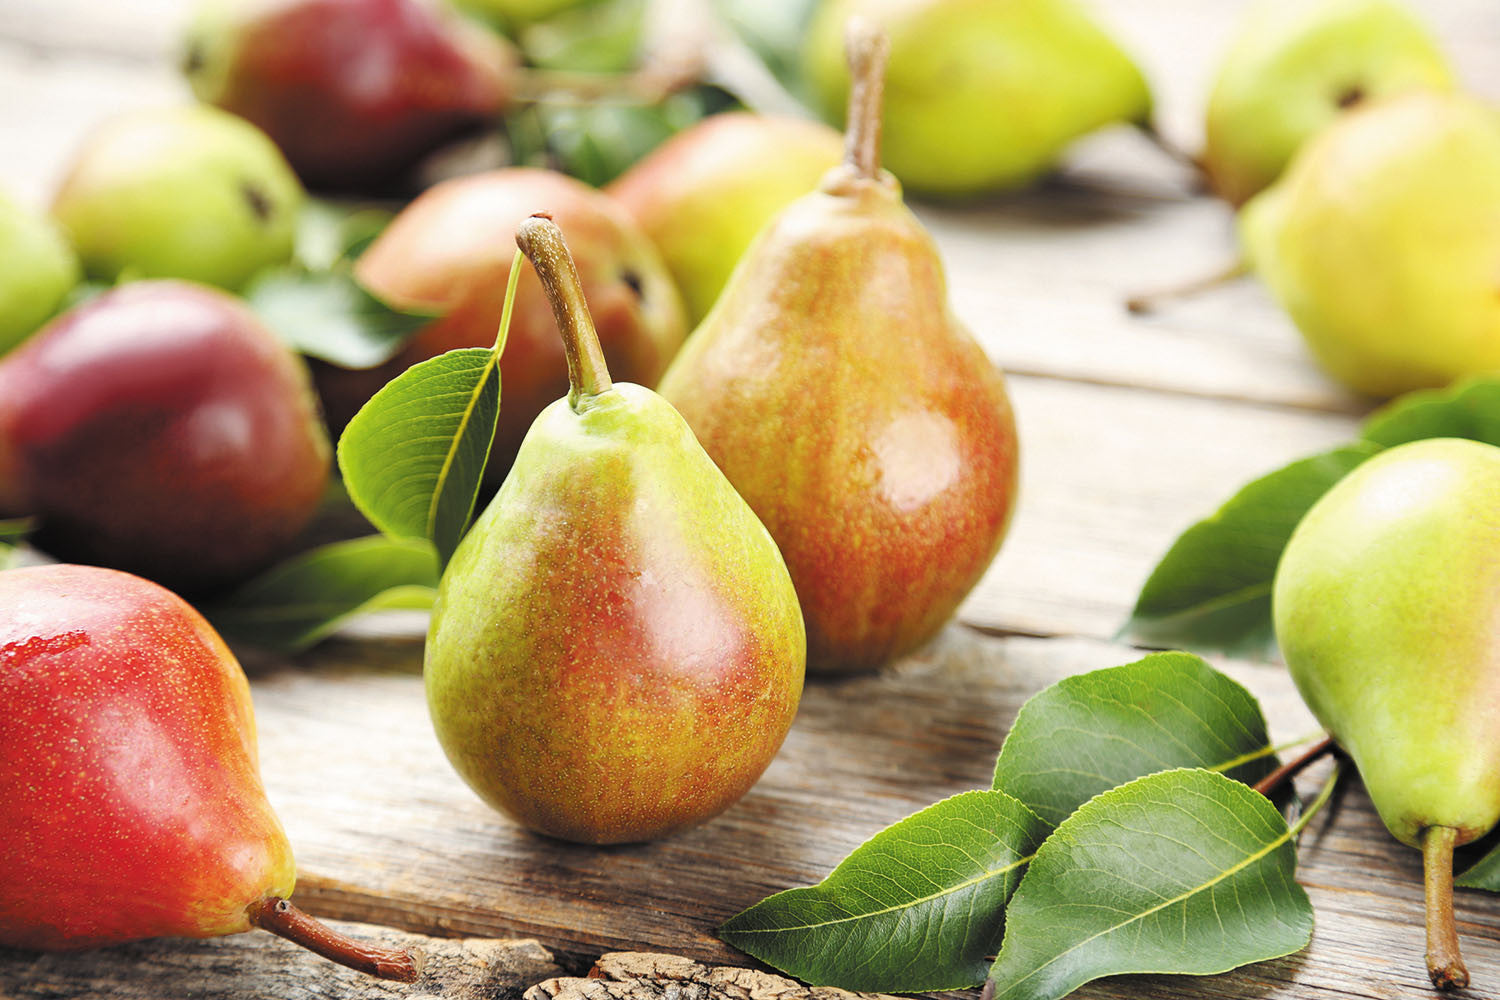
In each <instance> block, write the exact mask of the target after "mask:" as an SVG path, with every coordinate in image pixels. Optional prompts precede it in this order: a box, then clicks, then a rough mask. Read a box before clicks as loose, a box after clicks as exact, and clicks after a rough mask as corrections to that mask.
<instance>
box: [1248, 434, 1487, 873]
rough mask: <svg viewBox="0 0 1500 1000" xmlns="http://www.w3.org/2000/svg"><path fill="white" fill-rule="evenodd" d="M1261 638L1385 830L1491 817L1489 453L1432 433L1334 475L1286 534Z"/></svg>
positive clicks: (1411, 837) (1468, 832) (1462, 835)
mask: <svg viewBox="0 0 1500 1000" xmlns="http://www.w3.org/2000/svg"><path fill="white" fill-rule="evenodd" d="M1273 609H1274V616H1275V620H1276V636H1277V639H1278V641H1279V642H1280V644H1281V649H1282V653H1283V655H1284V656H1285V657H1286V662H1287V667H1288V668H1289V669H1290V671H1291V674H1292V679H1293V680H1295V681H1296V683H1297V688H1298V690H1300V691H1301V692H1302V697H1303V699H1304V700H1305V701H1306V702H1307V704H1308V707H1310V708H1311V709H1312V710H1313V714H1314V715H1316V716H1317V717H1318V719H1319V721H1321V722H1322V723H1323V725H1324V726H1326V727H1327V728H1328V731H1329V732H1330V734H1332V735H1333V737H1334V738H1335V739H1336V740H1337V741H1338V742H1339V745H1340V746H1342V747H1343V748H1344V749H1345V750H1347V751H1348V752H1349V754H1350V756H1351V757H1353V759H1354V762H1355V764H1356V765H1357V766H1358V768H1359V772H1360V775H1361V776H1362V777H1363V778H1364V782H1365V787H1366V788H1367V789H1368V790H1369V792H1370V797H1371V799H1373V800H1374V803H1375V808H1376V809H1377V810H1379V812H1380V817H1381V819H1382V820H1384V821H1385V825H1386V826H1387V827H1389V828H1390V831H1391V833H1392V834H1394V835H1395V837H1396V838H1397V839H1398V840H1400V841H1402V842H1403V843H1406V844H1410V845H1412V846H1413V847H1417V846H1419V844H1418V836H1419V835H1420V833H1421V832H1422V830H1424V829H1425V828H1427V827H1429V826H1446V827H1453V828H1455V829H1457V830H1458V831H1459V838H1458V842H1459V843H1465V842H1467V841H1470V840H1473V839H1475V838H1477V837H1479V836H1482V835H1483V834H1484V833H1485V832H1487V831H1488V830H1489V829H1490V828H1491V827H1492V826H1494V825H1495V822H1496V819H1497V818H1500V448H1496V447H1494V446H1493V445H1488V444H1483V443H1480V442H1477V441H1467V440H1455V439H1443V438H1434V439H1428V440H1424V441H1417V442H1414V443H1411V444H1405V445H1401V446H1399V447H1396V448H1392V449H1390V450H1389V451H1386V452H1383V453H1381V454H1380V455H1377V456H1376V457H1374V458H1372V459H1370V460H1369V461H1368V462H1366V463H1365V464H1364V465H1362V466H1360V467H1359V468H1357V469H1355V470H1354V471H1353V472H1351V473H1350V474H1349V475H1348V476H1347V477H1345V478H1344V479H1343V480H1341V481H1340V482H1339V483H1338V485H1336V486H1335V487H1334V488H1333V489H1332V490H1330V491H1329V492H1328V493H1327V494H1326V495H1325V496H1324V497H1323V499H1321V500H1320V501H1318V503H1317V504H1316V505H1315V506H1314V507H1313V509H1312V510H1311V511H1309V512H1308V514H1307V516H1306V517H1305V518H1303V520H1302V522H1301V523H1300V524H1299V525H1298V526H1297V530H1296V532H1295V533H1294V534H1293V535H1292V539H1291V541H1290V542H1289V543H1288V544H1287V548H1286V552H1285V553H1284V554H1283V556H1282V559H1281V564H1280V566H1279V567H1278V568H1277V572H1276V583H1275V590H1274V594H1273Z"/></svg>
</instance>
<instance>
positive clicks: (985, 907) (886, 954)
mask: <svg viewBox="0 0 1500 1000" xmlns="http://www.w3.org/2000/svg"><path fill="white" fill-rule="evenodd" d="M1046 834H1047V825H1046V824H1045V823H1043V822H1042V821H1041V820H1040V819H1039V818H1038V817H1037V816H1036V814H1034V813H1033V812H1032V811H1031V810H1029V809H1027V808H1026V807H1025V806H1024V805H1022V804H1021V803H1020V802H1018V801H1016V800H1015V799H1013V798H1011V797H1010V796H1009V795H1006V794H1005V793H1003V792H995V791H973V792H963V793H960V794H958V795H955V796H953V797H951V798H947V799H944V800H943V801H941V802H939V803H937V804H936V805H932V806H929V807H928V808H926V809H923V810H922V811H921V812H918V813H915V814H913V815H911V816H908V817H906V818H905V819H903V820H901V821H899V822H897V823H895V824H894V825H892V826H890V827H887V828H886V829H885V830H882V831H881V832H880V833H877V834H876V835H875V836H874V837H872V838H871V839H870V840H868V841H866V842H865V843H864V844H862V845H861V846H860V847H858V848H856V849H855V850H854V852H853V853H851V854H850V855H849V856H848V857H847V858H845V859H844V860H843V861H842V862H840V863H839V865H838V867H837V868H835V869H834V870H833V872H832V873H831V874H829V876H828V877H827V878H825V879H824V880H823V881H822V882H820V883H818V884H817V885H815V886H808V887H806V888H800V889H789V890H787V891H785V892H779V893H777V894H776V895H774V896H770V897H768V898H767V899H764V900H761V901H760V902H759V903H757V904H755V905H754V906H752V907H750V908H749V909H748V910H745V911H743V912H741V913H739V914H737V915H735V916H734V917H731V918H730V919H729V920H728V921H727V922H726V923H725V924H724V925H723V926H722V927H720V928H719V936H720V937H721V938H723V939H724V940H725V941H727V942H729V943H730V944H732V945H734V946H735V947H736V948H739V949H741V950H742V951H745V952H747V953H749V954H750V955H753V956H754V957H756V958H758V959H760V960H761V961H763V962H765V963H767V964H768V965H772V966H774V967H776V968H778V969H780V970H782V971H783V972H787V973H790V974H791V975H794V976H796V977H797V978H799V979H802V980H804V981H806V982H808V983H811V984H813V985H815V986H816V985H836V986H838V987H840V988H842V989H846V990H866V991H884V992H898V993H913V992H925V991H929V990H947V989H959V988H962V987H967V986H976V985H978V984H979V983H980V982H982V981H983V980H984V976H985V970H986V968H987V967H988V965H989V956H991V955H994V954H995V949H996V948H997V947H998V945H999V943H1000V936H1001V931H1002V928H1003V923H1002V919H1003V914H1004V911H1005V902H1006V900H1007V899H1009V898H1010V894H1011V892H1012V891H1013V890H1014V889H1015V887H1016V884H1017V883H1018V882H1019V881H1020V877H1021V871H1022V869H1023V868H1024V867H1025V865H1026V862H1027V861H1028V860H1029V859H1030V856H1031V854H1032V853H1033V852H1034V851H1035V850H1036V848H1037V845H1038V844H1040V843H1041V841H1042V838H1043V837H1045V836H1046Z"/></svg>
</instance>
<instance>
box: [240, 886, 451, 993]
mask: <svg viewBox="0 0 1500 1000" xmlns="http://www.w3.org/2000/svg"><path fill="white" fill-rule="evenodd" d="M247 912H248V913H249V916H250V922H251V923H252V924H254V925H255V926H256V927H260V928H262V929H264V930H268V931H270V932H271V933H272V934H275V935H277V936H279V937H284V938H286V939H287V940H288V941H291V942H292V943H293V944H299V945H301V946H302V947H304V948H306V949H307V950H308V951H312V952H316V953H317V954H319V955H322V956H323V957H324V958H326V959H329V960H330V961H334V962H337V963H339V964H340V965H346V966H348V967H349V968H351V969H354V970H356V971H358V972H363V973H366V974H368V975H371V976H375V977H376V978H378V979H393V980H395V981H396V982H398V983H412V982H416V979H417V974H418V973H419V972H421V971H422V955H421V953H420V952H419V953H415V954H414V953H412V952H410V951H406V950H404V949H398V948H382V947H380V946H379V945H373V944H365V943H363V942H360V941H356V940H354V939H353V938H350V937H345V936H344V935H342V934H340V933H339V932H338V931H336V930H334V929H333V928H332V927H329V926H328V925H327V924H324V923H321V922H320V921H318V920H315V919H313V918H312V917H310V916H308V915H307V914H306V913H303V912H302V911H301V910H299V909H297V908H296V907H295V906H293V905H292V904H291V903H290V902H288V901H287V900H285V899H282V898H281V897H279V896H268V897H266V898H265V899H262V900H258V901H256V902H255V903H252V904H251V905H250V909H249V910H248V911H247Z"/></svg>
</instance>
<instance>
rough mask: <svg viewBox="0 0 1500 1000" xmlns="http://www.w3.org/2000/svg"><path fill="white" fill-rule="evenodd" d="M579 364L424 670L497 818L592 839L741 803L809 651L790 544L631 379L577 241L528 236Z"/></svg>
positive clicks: (461, 573)
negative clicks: (587, 294) (783, 544)
mask: <svg viewBox="0 0 1500 1000" xmlns="http://www.w3.org/2000/svg"><path fill="white" fill-rule="evenodd" d="M516 242H517V243H518V244H519V245H520V247H521V248H522V249H523V250H524V251H525V252H526V255H527V256H528V257H530V258H531V261H532V263H533V265H534V266H535V267H536V270H537V272H538V274H539V275H540V276H541V279H542V283H543V284H544V285H545V286H546V288H547V293H548V295H549V296H550V297H551V299H552V303H553V307H554V309H555V310H556V317H557V325H558V327H559V328H560V329H561V331H562V337H563V342H564V344H565V345H566V347H567V361H568V378H569V382H570V385H571V389H570V391H569V393H568V395H567V396H566V397H565V398H563V399H560V400H558V401H557V402H555V403H553V404H552V405H551V406H549V407H548V408H547V409H546V410H544V411H543V412H542V413H541V415H540V416H538V417H537V419H536V422H535V423H534V424H533V425H532V428H531V432H530V433H529V434H527V436H526V440H525V441H524V442H523V443H522V445H521V450H520V453H519V454H518V455H517V456H516V461H515V465H514V466H513V467H512V469H511V471H510V475H509V476H508V477H507V478H506V480H505V483H504V485H502V486H501V488H500V492H499V493H498V494H497V495H496V497H495V499H494V500H493V501H492V502H491V503H490V505H489V507H488V508H486V510H485V512H484V514H483V515H482V516H481V517H480V518H479V520H478V521H477V522H476V523H475V525H474V527H473V528H472V529H471V530H470V531H469V533H468V534H467V535H466V536H465V537H464V539H463V541H462V542H461V543H460V544H459V546H458V550H457V551H456V552H455V554H454V556H453V560H452V562H450V563H449V565H448V568H447V570H446V572H445V573H444V574H443V578H442V582H441V584H440V585H439V590H438V598H437V604H436V606H435V608H434V610H433V618H432V626H431V630H430V631H429V633H428V637H427V655H426V663H425V667H424V674H425V676H426V679H427V698H428V705H429V707H430V709H431V712H432V720H433V724H434V726H435V727H436V729H437V734H438V739H439V741H440V742H441V743H442V745H443V749H444V750H445V751H446V752H447V754H448V759H449V760H450V761H452V763H453V766H454V767H455V768H456V769H457V771H458V773H459V774H460V775H462V776H463V778H464V780H465V781H467V782H468V783H469V785H470V786H471V787H473V788H474V790H475V791H476V792H478V793H479V795H480V796H481V797H482V798H483V799H484V800H485V801H486V802H488V803H490V804H491V805H492V806H494V807H495V808H497V809H499V810H500V811H502V812H504V813H507V814H508V815H510V816H512V817H514V818H515V819H516V820H517V821H518V822H520V823H521V824H523V825H525V826H527V827H529V828H530V829H533V830H537V831H540V832H542V833H547V834H551V835H552V836H554V837H561V838H564V839H567V840H575V841H582V842H586V843H605V844H608V843H620V842H625V841H637V840H649V839H653V838H656V837H662V836H666V835H667V834H669V833H672V832H673V831H675V830H679V829H682V828H683V827H686V826H690V825H692V824H695V823H699V822H701V821H703V820H705V819H708V818H709V817H711V816H714V815H716V814H717V813H719V812H721V811H722V810H724V809H726V808H728V807H729V806H730V805H731V804H732V803H734V802H735V801H736V800H738V799H739V798H740V797H741V796H742V795H744V794H745V792H746V791H748V790H749V788H750V786H751V785H752V784H754V783H755V781H756V779H757V778H759V777H760V774H761V772H762V771H764V770H765V768H766V765H767V764H769V763H770V761H771V758H772V757H773V756H775V754H776V751H777V749H778V748H779V747H780V746H781V742H782V739H783V738H784V737H785V736H786V733H787V729H788V728H789V727H790V726H791V723H792V717H793V716H794V715H795V714H796V711H797V703H798V700H799V699H800V697H801V693H802V675H803V668H804V663H805V654H806V647H805V635H804V632H803V627H802V615H801V613H800V611H799V610H798V606H797V595H796V592H795V591H794V590H793V589H792V583H791V579H790V578H789V577H788V575H787V570H786V565H785V564H784V563H783V562H782V560H781V555H780V554H779V553H778V552H777V551H776V545H775V543H774V542H772V541H771V536H770V535H769V534H767V533H766V529H765V528H764V527H763V526H762V525H761V523H760V522H759V521H758V520H756V517H755V514H754V513H753V512H752V511H751V510H750V508H749V507H748V506H747V505H746V504H745V502H744V501H743V500H741V499H740V497H739V495H738V494H736V493H735V491H734V488H733V487H732V486H730V485H729V482H728V481H727V480H726V479H725V478H724V476H723V475H722V474H721V473H720V472H719V470H718V469H717V468H715V467H714V464H713V462H712V461H711V460H710V459H709V457H708V456H707V455H706V454H705V453H704V451H703V449H702V448H701V447H700V446H699V445H698V442H697V441H695V440H694V439H693V434H692V431H690V430H689V429H688V426H687V424H686V423H684V422H683V420H682V418H681V417H680V416H678V415H677V412H676V411H675V410H673V409H672V407H671V406H669V405H668V404H667V403H666V401H665V400H663V399H662V398H661V397H660V396H658V395H656V394H655V393H654V392H652V391H651V390H649V389H646V388H643V387H641V386H638V385H633V384H631V383H628V382H621V383H613V382H611V380H610V378H609V373H608V371H607V370H606V368H605V365H604V356H603V354H602V353H601V352H600V349H599V342H598V338H597V337H596V336H595V334H594V328H593V323H592V322H591V320H590V319H589V313H588V307H587V306H586V304H585V303H584V300H583V292H582V287H581V285H580V283H579V279H578V273H577V271H576V270H575V269H574V267H573V260H572V257H571V256H570V255H569V254H568V250H567V247H566V246H565V245H564V244H563V242H562V235H561V232H560V231H559V230H558V229H557V227H556V226H555V225H554V224H553V223H552V222H551V221H549V220H548V219H546V218H545V217H535V218H532V219H530V220H528V221H527V222H525V223H523V224H522V225H521V228H520V230H519V232H518V233H517V236H516Z"/></svg>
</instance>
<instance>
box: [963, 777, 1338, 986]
mask: <svg viewBox="0 0 1500 1000" xmlns="http://www.w3.org/2000/svg"><path fill="white" fill-rule="evenodd" d="M1296 862H1297V855H1296V846H1295V843H1294V832H1293V830H1291V829H1289V828H1288V827H1287V824H1286V820H1285V819H1283V818H1282V816H1281V814H1280V813H1279V812H1277V811H1276V807H1275V806H1273V805H1272V804H1271V803H1270V801H1269V800H1267V799H1266V797H1265V796H1263V795H1261V794H1260V793H1259V792H1256V791H1253V790H1252V789H1250V788H1248V787H1246V786H1245V785H1243V784H1241V783H1239V782H1237V781H1233V780H1231V779H1229V778H1227V777H1225V776H1224V775H1222V774H1216V773H1213V772H1211V771H1203V770H1197V769H1181V770H1175V771H1163V772H1160V773H1158V774H1153V775H1148V776H1147V777H1144V778H1138V779H1136V780H1135V781H1132V782H1130V783H1129V784H1126V785H1122V786H1120V787H1119V788H1115V789H1111V790H1110V791H1107V792H1105V793H1103V794H1102V795H1099V796H1097V797H1096V798H1094V799H1091V800H1090V801H1088V802H1087V803H1085V804H1084V805H1082V806H1080V807H1079V809H1078V811H1077V812H1075V813H1073V815H1071V816H1069V817H1068V818H1067V819H1065V820H1063V822H1062V823H1061V824H1059V825H1058V827H1057V829H1056V830H1055V831H1053V833H1052V835H1051V836H1050V837H1048V838H1047V840H1046V842H1045V843H1043V844H1042V846H1041V847H1040V848H1039V849H1038V850H1037V853H1036V857H1035V858H1033V859H1032V861H1031V864H1030V866H1029V867H1028V868H1027V871H1026V875H1025V877H1024V878H1023V879H1022V880H1021V884H1020V886H1018V887H1017V889H1016V892H1015V895H1014V896H1013V897H1012V898H1011V902H1010V906H1009V908H1008V909H1007V911H1006V918H1005V920H1006V926H1005V940H1004V944H1003V945H1002V946H1001V949H1000V957H999V958H997V959H996V960H995V964H994V967H993V969H992V970H991V972H990V978H991V979H992V980H994V984H995V1000H1056V998H1058V997H1063V996H1066V995H1067V994H1069V993H1071V992H1072V991H1073V990H1075V989H1077V988H1078V987H1079V986H1082V985H1083V984H1084V983H1087V982H1090V981H1092V980H1094V979H1098V978H1099V977H1101V976H1112V975H1118V974H1120V973H1146V972H1150V973H1192V974H1196V975H1209V974H1213V973H1219V972H1227V971H1228V970H1230V969H1233V968H1237V967H1238V966H1241V965H1246V964H1248V963H1250V962H1259V961H1263V960H1265V959H1270V958H1277V957H1279V956H1282V955H1289V954H1291V953H1292V952H1295V951H1298V950H1300V949H1301V948H1303V947H1304V946H1306V944H1307V942H1308V940H1309V939H1310V938H1311V936H1312V927H1313V912H1312V905H1311V904H1310V903H1309V902H1308V899H1307V894H1306V893H1305V892H1304V891H1303V890H1302V887H1301V886H1299V885H1297V883H1296V881H1295V880H1294V878H1293V875H1294V872H1295V869H1296Z"/></svg>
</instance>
